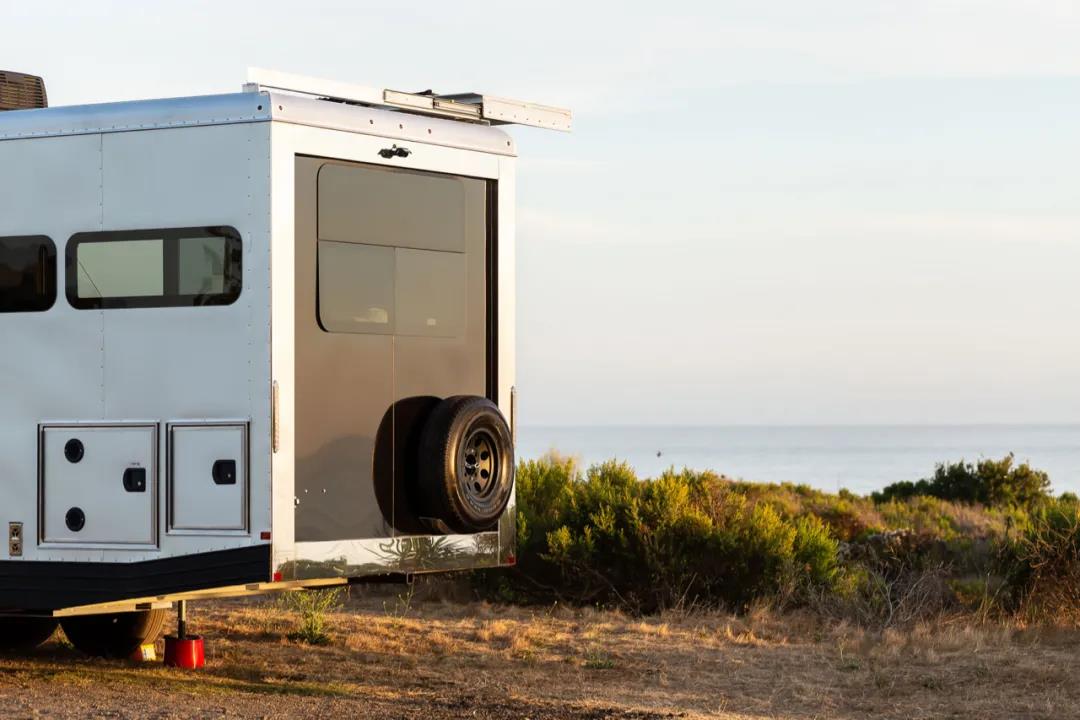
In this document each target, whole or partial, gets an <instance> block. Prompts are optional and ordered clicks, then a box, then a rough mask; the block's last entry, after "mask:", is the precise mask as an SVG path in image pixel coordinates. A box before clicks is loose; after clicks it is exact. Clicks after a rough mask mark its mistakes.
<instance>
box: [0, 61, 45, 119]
mask: <svg viewBox="0 0 1080 720" xmlns="http://www.w3.org/2000/svg"><path fill="white" fill-rule="evenodd" d="M45 107H49V99H48V97H47V96H46V95H45V81H44V80H42V79H41V78H39V77H38V76H37V75H26V74H24V73H17V72H10V71H8V70H0V110H33V109H36V108H45Z"/></svg>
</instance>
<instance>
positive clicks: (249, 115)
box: [0, 93, 270, 140]
mask: <svg viewBox="0 0 1080 720" xmlns="http://www.w3.org/2000/svg"><path fill="white" fill-rule="evenodd" d="M269 119H270V105H269V103H268V102H267V101H266V95H262V94H252V93H229V94H225V95H202V96H199V97H186V98H164V99H154V100H133V101H126V102H115V103H94V104H91V105H67V106H59V107H50V108H44V109H41V110H17V111H14V112H4V113H0V140H11V139H20V138H41V137H57V136H61V135H88V134H89V135H97V134H100V133H115V132H130V131H132V130H156V129H162V128H175V127H192V126H195V125H229V124H235V123H247V122H265V121H267V120H269Z"/></svg>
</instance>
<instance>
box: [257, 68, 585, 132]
mask: <svg viewBox="0 0 1080 720" xmlns="http://www.w3.org/2000/svg"><path fill="white" fill-rule="evenodd" d="M262 90H280V91H283V92H290V93H297V94H300V95H311V96H314V97H319V98H322V99H326V100H334V101H337V102H344V103H354V104H359V105H372V106H377V107H387V108H392V109H394V110H400V111H402V112H410V113H415V114H418V115H433V116H435V117H444V118H450V119H452V120H465V121H467V122H482V123H490V124H491V125H529V126H532V127H539V128H547V129H549V130H562V131H564V132H569V131H570V126H571V121H572V119H573V116H572V114H571V112H570V111H569V110H566V109H564V108H557V107H551V106H549V105H539V104H537V103H529V102H523V101H521V100H510V99H508V98H500V97H494V96H492V95H481V94H479V93H453V94H449V95H440V94H438V93H435V92H432V91H431V90H426V91H424V92H421V93H409V92H400V91H398V90H386V89H379V88H372V87H366V86H364V85H353V84H351V83H343V82H337V81H335V80H323V79H321V78H313V77H306V76H303V75H293V74H291V73H282V72H277V71H274V70H264V69H262V68H248V81H247V83H246V84H245V85H244V91H245V92H260V91H262Z"/></svg>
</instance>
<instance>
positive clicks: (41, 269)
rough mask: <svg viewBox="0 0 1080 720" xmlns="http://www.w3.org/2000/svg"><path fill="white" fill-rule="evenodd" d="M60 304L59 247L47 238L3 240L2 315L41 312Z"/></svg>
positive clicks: (0, 261) (0, 241)
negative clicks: (58, 287)
mask: <svg viewBox="0 0 1080 720" xmlns="http://www.w3.org/2000/svg"><path fill="white" fill-rule="evenodd" d="M54 302H56V245H54V244H53V241H52V240H50V239H49V238H47V237H45V236H44V235H30V236H22V237H0V313H12V312H41V311H43V310H48V309H49V308H51V307H52V306H53V303H54Z"/></svg>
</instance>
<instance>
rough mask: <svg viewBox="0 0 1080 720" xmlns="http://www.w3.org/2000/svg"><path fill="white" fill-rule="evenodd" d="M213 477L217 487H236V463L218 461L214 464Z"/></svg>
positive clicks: (233, 461)
mask: <svg viewBox="0 0 1080 720" xmlns="http://www.w3.org/2000/svg"><path fill="white" fill-rule="evenodd" d="M213 475H214V484H215V485H235V484H236V461H235V460H218V461H217V462H215V463H214V470H213Z"/></svg>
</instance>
